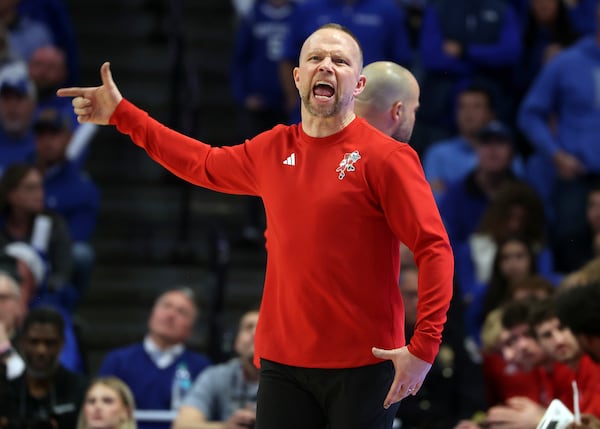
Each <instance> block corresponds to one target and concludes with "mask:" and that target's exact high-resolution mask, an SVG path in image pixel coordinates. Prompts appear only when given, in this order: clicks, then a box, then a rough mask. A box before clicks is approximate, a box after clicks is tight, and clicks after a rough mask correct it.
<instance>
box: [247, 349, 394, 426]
mask: <svg viewBox="0 0 600 429" xmlns="http://www.w3.org/2000/svg"><path fill="white" fill-rule="evenodd" d="M393 378H394V366H393V364H392V362H390V361H385V362H382V363H379V364H376V365H369V366H363V367H358V368H347V369H314V368H298V367H292V366H287V365H281V364H278V363H275V362H271V361H268V360H265V359H262V360H261V371H260V385H259V388H258V399H257V412H256V429H281V428H286V429H325V428H327V429H391V428H392V424H393V421H394V416H395V415H396V411H397V408H398V405H399V404H394V405H392V406H391V407H390V408H388V409H387V410H386V409H384V408H383V401H384V400H385V397H386V395H387V392H388V390H389V388H390V386H391V385H392V381H393Z"/></svg>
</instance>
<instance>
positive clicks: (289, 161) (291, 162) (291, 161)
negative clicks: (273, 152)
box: [283, 153, 296, 167]
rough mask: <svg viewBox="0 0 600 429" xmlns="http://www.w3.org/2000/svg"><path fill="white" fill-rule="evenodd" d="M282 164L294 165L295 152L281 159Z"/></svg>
mask: <svg viewBox="0 0 600 429" xmlns="http://www.w3.org/2000/svg"><path fill="white" fill-rule="evenodd" d="M283 165H291V166H292V167H293V166H295V165H296V154H295V153H292V154H291V155H290V156H288V157H287V158H286V159H284V160H283Z"/></svg>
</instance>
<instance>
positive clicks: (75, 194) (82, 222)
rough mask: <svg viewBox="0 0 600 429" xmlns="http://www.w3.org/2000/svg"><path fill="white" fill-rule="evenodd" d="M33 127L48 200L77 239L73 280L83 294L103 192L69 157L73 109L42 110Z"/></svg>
mask: <svg viewBox="0 0 600 429" xmlns="http://www.w3.org/2000/svg"><path fill="white" fill-rule="evenodd" d="M33 128H34V133H35V141H36V151H35V164H36V165H37V167H38V168H39V169H40V171H41V172H42V173H43V175H44V191H45V204H46V207H47V208H48V209H50V210H52V211H54V212H56V213H59V214H61V215H62V217H63V218H64V219H65V221H66V222H67V225H68V227H69V232H70V235H71V239H72V241H73V243H72V252H73V274H72V277H71V283H72V285H73V286H74V287H75V288H76V289H77V290H78V292H79V297H81V296H82V295H83V293H84V292H85V291H86V290H87V287H88V284H89V279H90V275H91V270H92V265H93V261H94V249H93V247H92V245H91V243H90V241H91V238H92V234H93V232H94V229H95V227H96V219H97V215H98V205H99V193H98V190H97V188H96V185H95V184H94V183H93V182H92V180H91V179H90V177H89V176H88V175H87V174H86V173H84V172H82V171H81V170H80V168H79V167H78V165H77V164H76V163H75V162H73V161H71V160H69V159H67V155H66V152H67V147H68V145H69V141H70V140H71V137H72V135H73V123H72V118H71V111H70V110H59V109H56V108H48V109H45V110H42V111H40V112H39V113H38V115H37V117H36V119H35V121H34V124H33Z"/></svg>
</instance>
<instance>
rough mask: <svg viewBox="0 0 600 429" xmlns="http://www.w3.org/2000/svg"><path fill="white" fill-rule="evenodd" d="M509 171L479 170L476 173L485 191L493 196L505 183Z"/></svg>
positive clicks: (478, 181) (489, 195) (476, 177)
mask: <svg viewBox="0 0 600 429" xmlns="http://www.w3.org/2000/svg"><path fill="white" fill-rule="evenodd" d="M507 177H508V173H507V172H506V171H502V172H500V173H489V172H486V171H481V170H478V171H477V173H476V174H475V181H476V182H477V184H478V185H479V186H480V187H481V189H482V190H483V193H484V194H486V195H487V196H488V197H491V196H493V195H494V194H495V193H496V192H497V191H498V189H499V188H500V187H501V186H502V185H503V184H504V183H505V181H506V178H507Z"/></svg>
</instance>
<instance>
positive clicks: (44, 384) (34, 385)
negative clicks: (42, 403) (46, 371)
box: [26, 374, 52, 398]
mask: <svg viewBox="0 0 600 429" xmlns="http://www.w3.org/2000/svg"><path fill="white" fill-rule="evenodd" d="M26 381H27V390H29V394H30V395H31V396H33V397H34V398H43V397H45V396H48V393H49V392H50V387H51V385H52V377H51V376H45V377H34V376H32V375H31V374H27V377H26Z"/></svg>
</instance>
